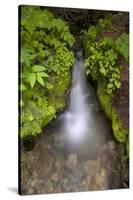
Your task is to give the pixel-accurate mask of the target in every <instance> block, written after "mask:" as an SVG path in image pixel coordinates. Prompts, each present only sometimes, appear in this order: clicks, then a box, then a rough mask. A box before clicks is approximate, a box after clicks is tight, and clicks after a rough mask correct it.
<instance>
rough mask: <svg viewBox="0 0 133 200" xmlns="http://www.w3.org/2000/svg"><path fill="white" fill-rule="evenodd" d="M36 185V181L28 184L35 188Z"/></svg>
mask: <svg viewBox="0 0 133 200" xmlns="http://www.w3.org/2000/svg"><path fill="white" fill-rule="evenodd" d="M36 184H37V180H36V179H35V180H33V181H31V183H30V185H31V187H35V185H36Z"/></svg>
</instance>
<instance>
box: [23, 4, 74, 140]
mask: <svg viewBox="0 0 133 200" xmlns="http://www.w3.org/2000/svg"><path fill="white" fill-rule="evenodd" d="M20 29H21V33H20V40H21V51H20V67H21V77H20V78H21V84H20V91H21V98H20V99H21V100H20V106H21V129H20V135H21V137H26V136H28V135H36V134H39V133H40V132H41V130H42V127H43V126H45V125H46V124H47V123H49V122H50V121H51V120H52V119H53V118H54V117H56V112H57V111H58V110H60V109H62V108H63V107H64V103H65V101H64V99H62V98H61V96H62V95H64V93H65V91H66V89H67V87H68V85H69V81H70V68H71V66H72V64H73V62H74V55H73V53H72V52H71V51H70V50H69V48H70V47H71V46H72V45H73V43H74V41H75V39H74V37H73V36H72V35H71V33H70V31H69V26H68V24H67V23H66V22H65V21H63V20H61V19H59V18H55V17H54V15H53V14H52V13H51V12H49V11H48V10H47V9H43V10H41V9H40V7H36V6H21V19H20ZM60 83H61V84H62V87H61V86H60V87H61V88H60V89H59V88H58V86H57V85H58V84H59V85H60Z"/></svg>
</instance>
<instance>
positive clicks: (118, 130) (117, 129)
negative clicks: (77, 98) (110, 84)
mask: <svg viewBox="0 0 133 200" xmlns="http://www.w3.org/2000/svg"><path fill="white" fill-rule="evenodd" d="M97 95H98V98H99V101H100V102H101V106H102V108H103V110H104V111H105V114H106V115H107V117H108V118H109V119H110V120H111V121H112V129H113V132H114V136H115V138H116V139H117V140H118V141H119V142H126V138H127V135H128V130H127V129H125V128H124V126H123V124H122V122H121V120H120V117H119V115H118V112H117V110H116V109H115V108H114V107H113V106H112V103H111V102H112V97H113V96H112V95H109V94H107V92H106V87H105V83H103V82H100V83H99V84H98V89H97ZM127 146H128V145H127Z"/></svg>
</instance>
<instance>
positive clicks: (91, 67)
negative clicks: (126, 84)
mask: <svg viewBox="0 0 133 200" xmlns="http://www.w3.org/2000/svg"><path fill="white" fill-rule="evenodd" d="M109 25H111V21H110V19H103V20H100V21H99V23H98V25H97V26H91V27H90V28H89V29H88V31H85V33H84V36H83V37H84V43H85V48H86V60H85V67H86V73H87V75H89V74H91V75H93V78H94V79H96V78H98V77H101V78H102V79H104V81H105V82H106V83H107V93H108V94H112V92H113V91H114V90H116V89H117V88H120V86H121V82H120V71H121V66H120V65H119V64H118V56H119V54H122V55H123V56H124V57H125V58H126V59H127V58H128V34H125V33H124V34H122V35H121V36H120V37H119V38H118V39H116V40H113V39H112V38H110V37H109V36H104V34H103V33H104V28H106V27H107V26H109ZM98 37H100V39H97V38H98Z"/></svg>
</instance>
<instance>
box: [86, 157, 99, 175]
mask: <svg viewBox="0 0 133 200" xmlns="http://www.w3.org/2000/svg"><path fill="white" fill-rule="evenodd" d="M97 168H98V162H97V161H96V160H88V161H87V162H85V164H84V170H85V172H86V173H88V174H89V175H90V176H94V174H95V173H96V170H97Z"/></svg>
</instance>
